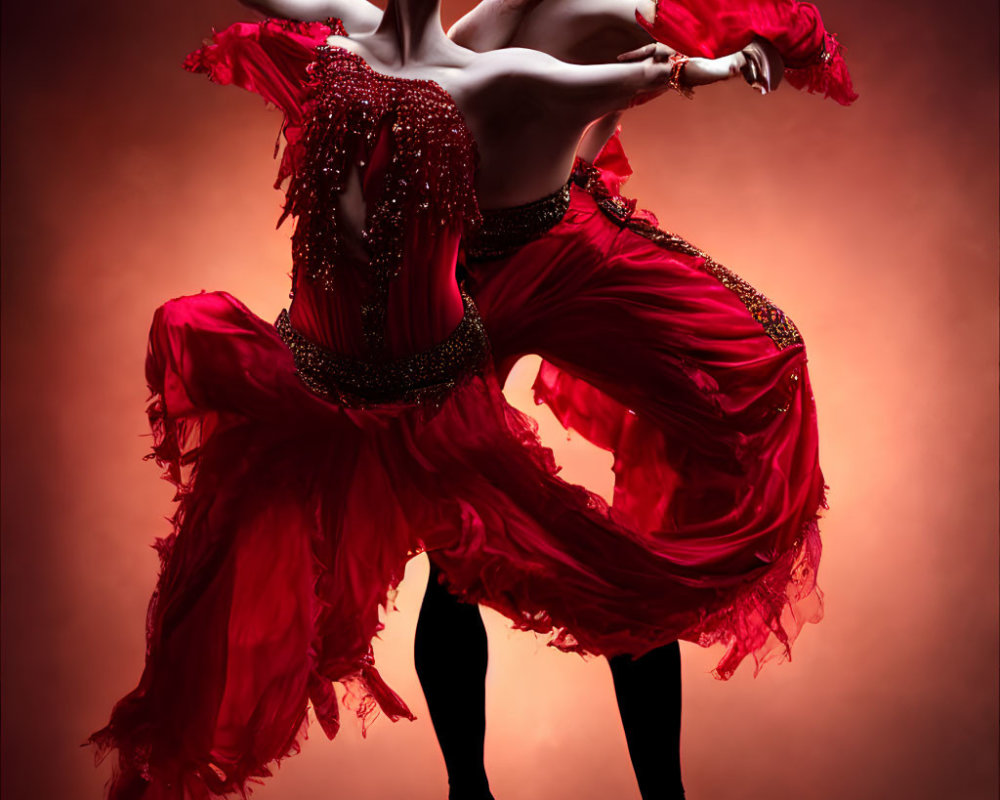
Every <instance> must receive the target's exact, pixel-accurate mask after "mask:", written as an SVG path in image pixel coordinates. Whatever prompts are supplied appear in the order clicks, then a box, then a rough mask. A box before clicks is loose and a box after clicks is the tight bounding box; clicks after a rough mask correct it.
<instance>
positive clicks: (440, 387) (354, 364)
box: [275, 292, 490, 407]
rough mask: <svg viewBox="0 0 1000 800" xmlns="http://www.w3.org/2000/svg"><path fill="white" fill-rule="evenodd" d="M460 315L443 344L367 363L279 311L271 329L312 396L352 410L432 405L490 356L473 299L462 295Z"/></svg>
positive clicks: (367, 361) (483, 329)
mask: <svg viewBox="0 0 1000 800" xmlns="http://www.w3.org/2000/svg"><path fill="white" fill-rule="evenodd" d="M462 302H463V304H464V306H465V315H464V316H463V317H462V321H461V322H460V323H459V324H458V327H456V328H455V330H454V331H452V333H451V335H449V336H448V338H447V339H445V340H444V341H443V342H441V343H439V344H437V345H435V346H434V347H432V348H430V349H429V350H425V351H423V352H421V353H415V354H414V355H410V356H405V357H403V358H396V359H387V360H381V361H372V360H367V359H359V358H354V357H352V356H347V355H344V354H343V353H335V352H334V351H332V350H329V349H327V348H326V347H323V345H321V344H319V343H317V342H314V341H312V340H311V339H309V338H308V337H306V336H304V335H303V334H301V333H299V331H297V330H296V329H295V328H294V327H292V324H291V321H290V320H289V318H288V312H287V311H282V312H281V315H280V316H279V317H278V320H277V322H276V323H275V327H276V328H277V331H278V335H279V336H280V337H281V340H282V341H283V342H284V343H285V344H286V345H287V347H288V349H289V350H291V351H292V356H293V358H294V359H295V371H296V372H297V373H298V375H299V378H300V379H301V380H302V382H303V383H304V384H305V385H306V386H308V387H309V388H310V389H311V390H312V391H314V392H316V394H318V395H321V396H322V397H327V398H330V399H332V400H336V401H337V402H339V403H341V404H343V405H348V406H352V407H366V406H372V405H378V404H384V403H428V402H431V403H434V402H439V401H440V400H441V399H442V398H444V397H445V396H446V395H447V394H448V393H449V392H450V391H451V390H452V389H454V388H455V386H456V384H458V383H459V382H461V381H462V380H463V379H464V378H466V377H468V376H469V375H472V374H474V373H476V372H479V371H480V370H481V369H482V367H483V365H484V364H485V363H486V361H487V359H488V358H489V355H490V347H489V340H488V339H487V337H486V328H485V327H484V325H483V321H482V319H481V318H480V316H479V312H478V311H477V310H476V306H475V303H473V302H472V299H471V298H470V297H469V296H468V295H466V294H465V293H464V292H463V293H462Z"/></svg>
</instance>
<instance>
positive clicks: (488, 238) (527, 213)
mask: <svg viewBox="0 0 1000 800" xmlns="http://www.w3.org/2000/svg"><path fill="white" fill-rule="evenodd" d="M569 187H570V184H569V183H568V182H567V183H566V184H565V185H564V186H561V187H560V188H558V189H556V190H555V191H554V192H553V193H552V194H550V195H547V196H545V197H543V198H542V199H540V200H535V201H534V202H532V203H526V204H524V205H520V206H513V207H511V208H499V209H495V210H490V211H483V212H482V214H483V224H482V226H481V227H480V228H479V229H478V230H476V231H475V232H473V233H472V234H470V235H469V236H468V237H467V239H466V242H465V253H466V255H467V256H468V257H469V259H471V260H473V261H488V260H491V259H496V258H504V257H505V256H508V255H510V254H511V253H513V252H515V251H516V250H519V249H520V248H522V247H524V245H526V244H527V243H528V242H532V241H534V240H535V239H539V238H541V237H542V236H544V235H545V234H546V233H548V231H550V230H551V229H552V228H553V226H555V225H556V224H557V223H558V222H559V221H560V220H561V219H562V218H563V217H564V216H566V212H567V211H568V210H569Z"/></svg>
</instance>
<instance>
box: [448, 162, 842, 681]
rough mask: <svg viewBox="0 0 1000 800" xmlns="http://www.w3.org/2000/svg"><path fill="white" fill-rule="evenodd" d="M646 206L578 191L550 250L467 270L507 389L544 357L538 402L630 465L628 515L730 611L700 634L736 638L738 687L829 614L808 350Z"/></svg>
mask: <svg viewBox="0 0 1000 800" xmlns="http://www.w3.org/2000/svg"><path fill="white" fill-rule="evenodd" d="M621 166H622V165H621V163H618V167H619V168H621ZM608 180H614V178H613V177H612V178H608ZM631 206H632V204H631V203H621V204H619V205H618V208H620V209H621V208H624V209H625V210H624V211H622V212H621V213H622V214H623V217H622V218H615V217H613V216H611V215H609V214H607V213H605V212H604V211H602V210H601V209H600V208H599V206H598V203H597V200H596V199H595V197H594V196H593V195H592V194H590V193H589V192H587V191H585V190H584V189H582V188H580V187H578V186H574V187H573V188H572V201H571V205H570V209H569V212H568V213H567V214H566V216H565V217H564V219H563V220H562V221H561V222H560V223H559V224H557V225H556V226H555V227H554V228H553V229H552V230H550V231H549V232H548V233H547V234H546V235H545V236H544V237H542V238H540V239H538V240H536V241H534V242H531V243H530V244H528V245H526V246H524V247H522V248H521V249H520V250H518V251H517V252H516V253H514V254H512V255H510V256H508V257H506V258H503V259H498V260H490V261H484V262H480V263H475V262H473V263H470V264H469V265H467V269H468V271H469V282H468V288H469V290H470V291H471V292H472V293H473V295H474V296H475V297H476V301H477V304H478V306H479V308H480V311H481V313H482V315H483V319H484V320H485V322H486V324H487V328H488V330H489V332H490V339H491V343H492V346H493V352H494V357H495V360H496V363H497V365H498V369H499V372H500V374H501V376H503V375H505V374H506V372H507V371H508V370H509V369H510V368H511V367H512V366H513V364H514V363H515V362H516V361H517V359H518V358H520V357H521V356H523V355H526V354H528V353H534V354H538V355H541V356H542V358H543V359H544V361H543V363H542V366H541V369H540V371H539V374H538V378H537V380H536V382H535V397H536V400H537V401H538V402H539V403H545V404H546V405H548V406H549V408H550V409H551V410H552V412H553V413H554V414H555V415H556V417H557V418H558V419H559V420H560V422H561V423H562V424H563V425H564V426H565V427H567V428H572V429H574V430H576V431H578V432H580V433H581V434H582V435H583V436H584V437H585V438H587V439H588V440H589V441H591V442H593V443H594V444H596V445H597V446H599V447H602V448H604V449H607V450H610V451H612V452H613V453H614V456H615V461H614V469H615V493H614V503H613V509H614V510H615V512H616V513H617V514H619V515H620V516H619V519H622V520H623V521H625V522H627V523H628V524H629V525H631V526H632V527H635V528H637V529H638V530H640V531H641V532H643V534H644V536H645V539H646V541H647V542H648V543H649V546H650V547H651V548H654V549H657V548H659V549H660V550H661V552H664V553H668V552H669V553H670V554H671V555H672V556H673V557H677V558H680V559H681V560H683V561H684V563H685V564H686V565H687V566H688V567H689V568H690V569H691V570H692V572H691V575H692V576H697V577H696V578H694V579H695V580H697V582H698V583H699V584H700V585H702V586H704V587H705V588H709V587H712V588H714V590H715V591H717V592H718V593H719V596H720V597H726V598H727V600H726V601H725V603H724V604H723V605H724V606H725V608H724V609H722V608H720V609H719V610H718V611H717V612H715V616H714V617H713V618H712V620H711V622H707V623H706V624H705V626H704V628H702V630H701V632H700V633H699V634H698V635H697V636H695V637H691V638H693V639H694V640H696V641H699V642H700V643H702V644H710V643H712V642H714V641H724V642H728V644H729V650H728V652H727V653H726V654H725V656H724V657H723V658H722V660H721V661H720V662H719V665H718V667H717V670H716V673H717V675H718V676H719V677H723V678H725V677H729V676H730V675H731V674H732V673H733V671H734V670H735V668H736V666H737V665H738V664H739V663H740V662H741V661H742V660H743V658H744V657H746V656H747V655H750V654H753V656H754V658H755V660H756V661H757V664H758V668H759V666H760V664H762V663H763V662H764V661H765V660H767V659H768V658H772V657H787V656H788V655H789V654H790V649H789V648H790V644H791V642H792V641H793V640H794V638H795V637H796V635H797V634H798V632H799V630H800V629H801V628H802V626H803V625H804V624H806V623H807V622H818V621H819V620H820V619H821V618H822V593H821V592H820V590H819V588H818V587H817V585H816V581H815V577H816V570H817V569H818V566H819V560H820V555H821V544H820V539H819V532H818V529H817V524H816V520H817V516H818V514H819V513H820V510H821V509H822V508H823V507H824V506H825V497H824V493H825V485H824V482H823V476H822V472H821V470H820V466H819V458H818V430H817V424H816V411H815V405H814V402H813V397H812V391H811V387H810V383H809V376H808V370H807V366H806V351H805V346H804V345H803V344H802V343H801V340H800V339H799V340H797V341H795V342H793V343H791V344H785V345H784V346H779V345H778V344H777V343H776V342H775V341H774V340H773V339H772V338H771V336H769V335H768V330H769V329H771V330H772V331H773V330H774V324H775V323H776V322H777V321H781V320H784V319H785V318H784V315H783V314H782V313H781V312H780V310H778V309H777V308H776V307H774V306H773V304H770V303H769V302H767V301H766V298H764V297H763V295H760V294H759V293H757V292H756V291H755V290H753V289H752V287H750V286H749V284H746V283H745V282H744V281H741V280H740V279H739V278H738V277H737V276H735V275H734V274H733V273H731V272H730V271H728V270H725V269H724V268H721V267H720V266H719V265H717V264H715V263H714V262H712V261H711V260H710V259H708V258H707V257H706V256H705V255H704V254H703V253H700V252H698V251H696V249H695V248H692V247H691V246H690V245H687V243H685V242H683V240H680V239H679V238H678V237H674V236H671V235H669V234H665V233H663V232H662V231H658V230H657V229H656V228H655V227H654V226H653V225H652V224H651V223H650V222H649V219H648V217H646V216H644V215H642V214H635V213H633V212H632V211H631V210H630V208H631ZM727 284H728V285H727ZM734 288H736V289H739V290H740V291H734ZM748 302H750V303H751V304H753V305H754V307H755V308H757V309H758V311H757V313H756V314H753V313H751V312H750V310H749V309H748V306H747V303H748ZM762 320H764V321H766V322H767V325H763V324H762ZM723 618H725V619H726V622H722V619H723ZM716 626H718V627H716ZM722 631H725V633H722Z"/></svg>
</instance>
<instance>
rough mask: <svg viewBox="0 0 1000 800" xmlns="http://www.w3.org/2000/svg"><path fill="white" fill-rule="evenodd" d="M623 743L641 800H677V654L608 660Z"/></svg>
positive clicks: (668, 649) (669, 648)
mask: <svg viewBox="0 0 1000 800" xmlns="http://www.w3.org/2000/svg"><path fill="white" fill-rule="evenodd" d="M608 663H609V664H610V666H611V676H612V677H613V678H614V682H615V695H616V696H617V697H618V710H619V712H620V713H621V717H622V725H623V726H624V728H625V740H626V741H627V742H628V752H629V755H630V756H631V757H632V767H633V768H634V769H635V777H636V780H637V781H638V783H639V791H640V793H641V794H642V797H643V800H681V798H683V797H684V788H683V786H682V784H681V762H680V740H681V651H680V647H679V646H678V644H677V642H673V643H671V644H668V645H664V646H663V647H659V648H657V649H656V650H653V651H651V652H649V653H646V655H644V656H642V657H641V658H637V659H635V660H633V659H632V658H631V657H630V656H615V657H614V658H610V659H608Z"/></svg>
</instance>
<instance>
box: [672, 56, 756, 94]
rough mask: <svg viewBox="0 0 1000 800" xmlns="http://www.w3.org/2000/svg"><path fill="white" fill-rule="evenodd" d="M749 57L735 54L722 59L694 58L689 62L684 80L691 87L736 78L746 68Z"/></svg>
mask: <svg viewBox="0 0 1000 800" xmlns="http://www.w3.org/2000/svg"><path fill="white" fill-rule="evenodd" d="M746 63H747V57H746V56H745V55H744V54H743V53H733V54H732V55H729V56H723V57H722V58H692V59H691V60H690V61H688V65H687V68H686V70H685V75H684V78H685V80H686V81H687V83H688V84H689V85H691V86H704V85H705V84H709V83H717V82H718V81H724V80H728V79H729V78H735V77H736V76H737V75H739V74H740V73H741V72H742V71H743V69H744V68H745V66H746Z"/></svg>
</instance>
